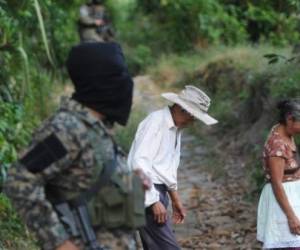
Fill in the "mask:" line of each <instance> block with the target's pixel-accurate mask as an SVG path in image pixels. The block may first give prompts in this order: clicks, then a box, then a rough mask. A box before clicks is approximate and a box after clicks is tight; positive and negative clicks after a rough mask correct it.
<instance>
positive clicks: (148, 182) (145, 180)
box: [134, 168, 152, 190]
mask: <svg viewBox="0 0 300 250" xmlns="http://www.w3.org/2000/svg"><path fill="white" fill-rule="evenodd" d="M134 173H135V174H136V175H137V176H138V177H139V178H140V179H141V181H142V184H143V188H144V190H149V189H151V185H152V181H151V179H150V178H149V177H148V176H147V175H146V174H145V173H144V171H143V170H142V169H140V168H139V169H136V170H134Z"/></svg>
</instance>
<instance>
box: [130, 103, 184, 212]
mask: <svg viewBox="0 0 300 250" xmlns="http://www.w3.org/2000/svg"><path fill="white" fill-rule="evenodd" d="M180 144H181V132H180V130H179V129H178V128H177V127H176V126H175V124H174V121H173V118H172V115H171V112H170V108H169V107H165V108H164V109H161V110H158V111H155V112H153V113H151V114H150V115H148V116H147V117H146V118H145V119H144V120H143V121H142V122H141V123H140V124H139V127H138V129H137V132H136V135H135V139H134V141H133V143H132V145H131V149H130V152H129V156H128V164H129V166H130V167H131V168H132V169H138V168H141V169H142V170H143V171H144V172H145V174H146V175H148V176H149V177H150V178H151V180H152V182H153V184H165V185H166V186H167V187H168V189H169V190H177V168H178V166H179V161H180ZM157 201H159V192H158V191H157V190H156V189H155V187H154V185H152V188H151V189H150V190H148V191H146V194H145V206H146V207H148V206H150V205H152V204H153V203H155V202H157Z"/></svg>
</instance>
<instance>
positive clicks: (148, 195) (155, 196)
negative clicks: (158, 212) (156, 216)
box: [145, 185, 159, 207]
mask: <svg viewBox="0 0 300 250" xmlns="http://www.w3.org/2000/svg"><path fill="white" fill-rule="evenodd" d="M158 201H159V192H158V191H157V190H156V189H155V187H154V185H152V187H151V189H150V190H147V191H146V192H145V207H149V206H151V205H152V204H154V203H156V202H158Z"/></svg>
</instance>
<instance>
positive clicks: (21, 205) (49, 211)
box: [4, 125, 80, 250]
mask: <svg viewBox="0 0 300 250" xmlns="http://www.w3.org/2000/svg"><path fill="white" fill-rule="evenodd" d="M51 128H52V129H50V132H51V133H50V134H49V133H48V132H49V128H48V129H46V130H47V131H46V130H45V131H44V132H45V133H47V136H45V137H44V138H43V139H41V140H39V141H38V142H36V143H33V145H31V146H30V148H29V150H28V151H27V152H26V153H25V155H24V156H23V157H22V158H21V159H20V160H19V162H18V163H16V164H15V165H14V166H12V167H11V168H10V170H9V173H8V178H7V181H6V183H5V186H4V192H5V193H6V195H7V196H8V197H9V198H10V199H11V201H12V203H13V205H14V207H15V208H16V210H17V211H18V212H19V214H20V215H21V217H22V218H23V220H24V221H25V223H26V224H27V226H28V227H29V229H31V230H32V231H33V232H34V233H35V234H36V236H37V238H38V240H39V242H40V243H41V245H42V246H43V249H46V250H50V249H51V250H53V249H55V248H56V247H57V246H59V245H61V244H62V243H63V242H64V241H65V240H67V239H68V238H69V236H68V235H67V233H66V232H65V229H64V227H63V225H62V224H61V223H60V222H59V219H58V216H57V214H56V212H55V211H54V210H53V207H52V205H51V203H50V202H49V201H48V200H47V199H46V195H45V185H46V183H47V181H48V180H51V179H53V178H54V176H57V175H58V174H60V173H61V172H62V171H63V170H65V169H66V168H68V167H70V165H71V163H73V162H74V160H75V159H76V158H77V156H78V154H79V150H80V143H79V141H80V140H79V135H78V134H79V133H78V134H77V130H76V127H75V128H74V130H70V129H69V128H68V127H64V126H63V125H61V127H53V126H52V127H51ZM71 131H76V134H75V132H71ZM42 132H43V131H41V132H40V134H42Z"/></svg>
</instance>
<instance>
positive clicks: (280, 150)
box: [264, 131, 287, 157]
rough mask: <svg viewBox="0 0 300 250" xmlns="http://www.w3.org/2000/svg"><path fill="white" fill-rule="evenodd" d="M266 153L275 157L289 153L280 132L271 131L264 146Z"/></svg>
mask: <svg viewBox="0 0 300 250" xmlns="http://www.w3.org/2000/svg"><path fill="white" fill-rule="evenodd" d="M264 155H265V156H275V157H276V156H277V157H285V156H286V155H287V145H286V143H285V141H284V139H283V138H282V137H281V136H280V135H279V134H278V133H275V132H274V131H271V132H270V134H269V136H268V138H267V140H266V143H265V146H264Z"/></svg>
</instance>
